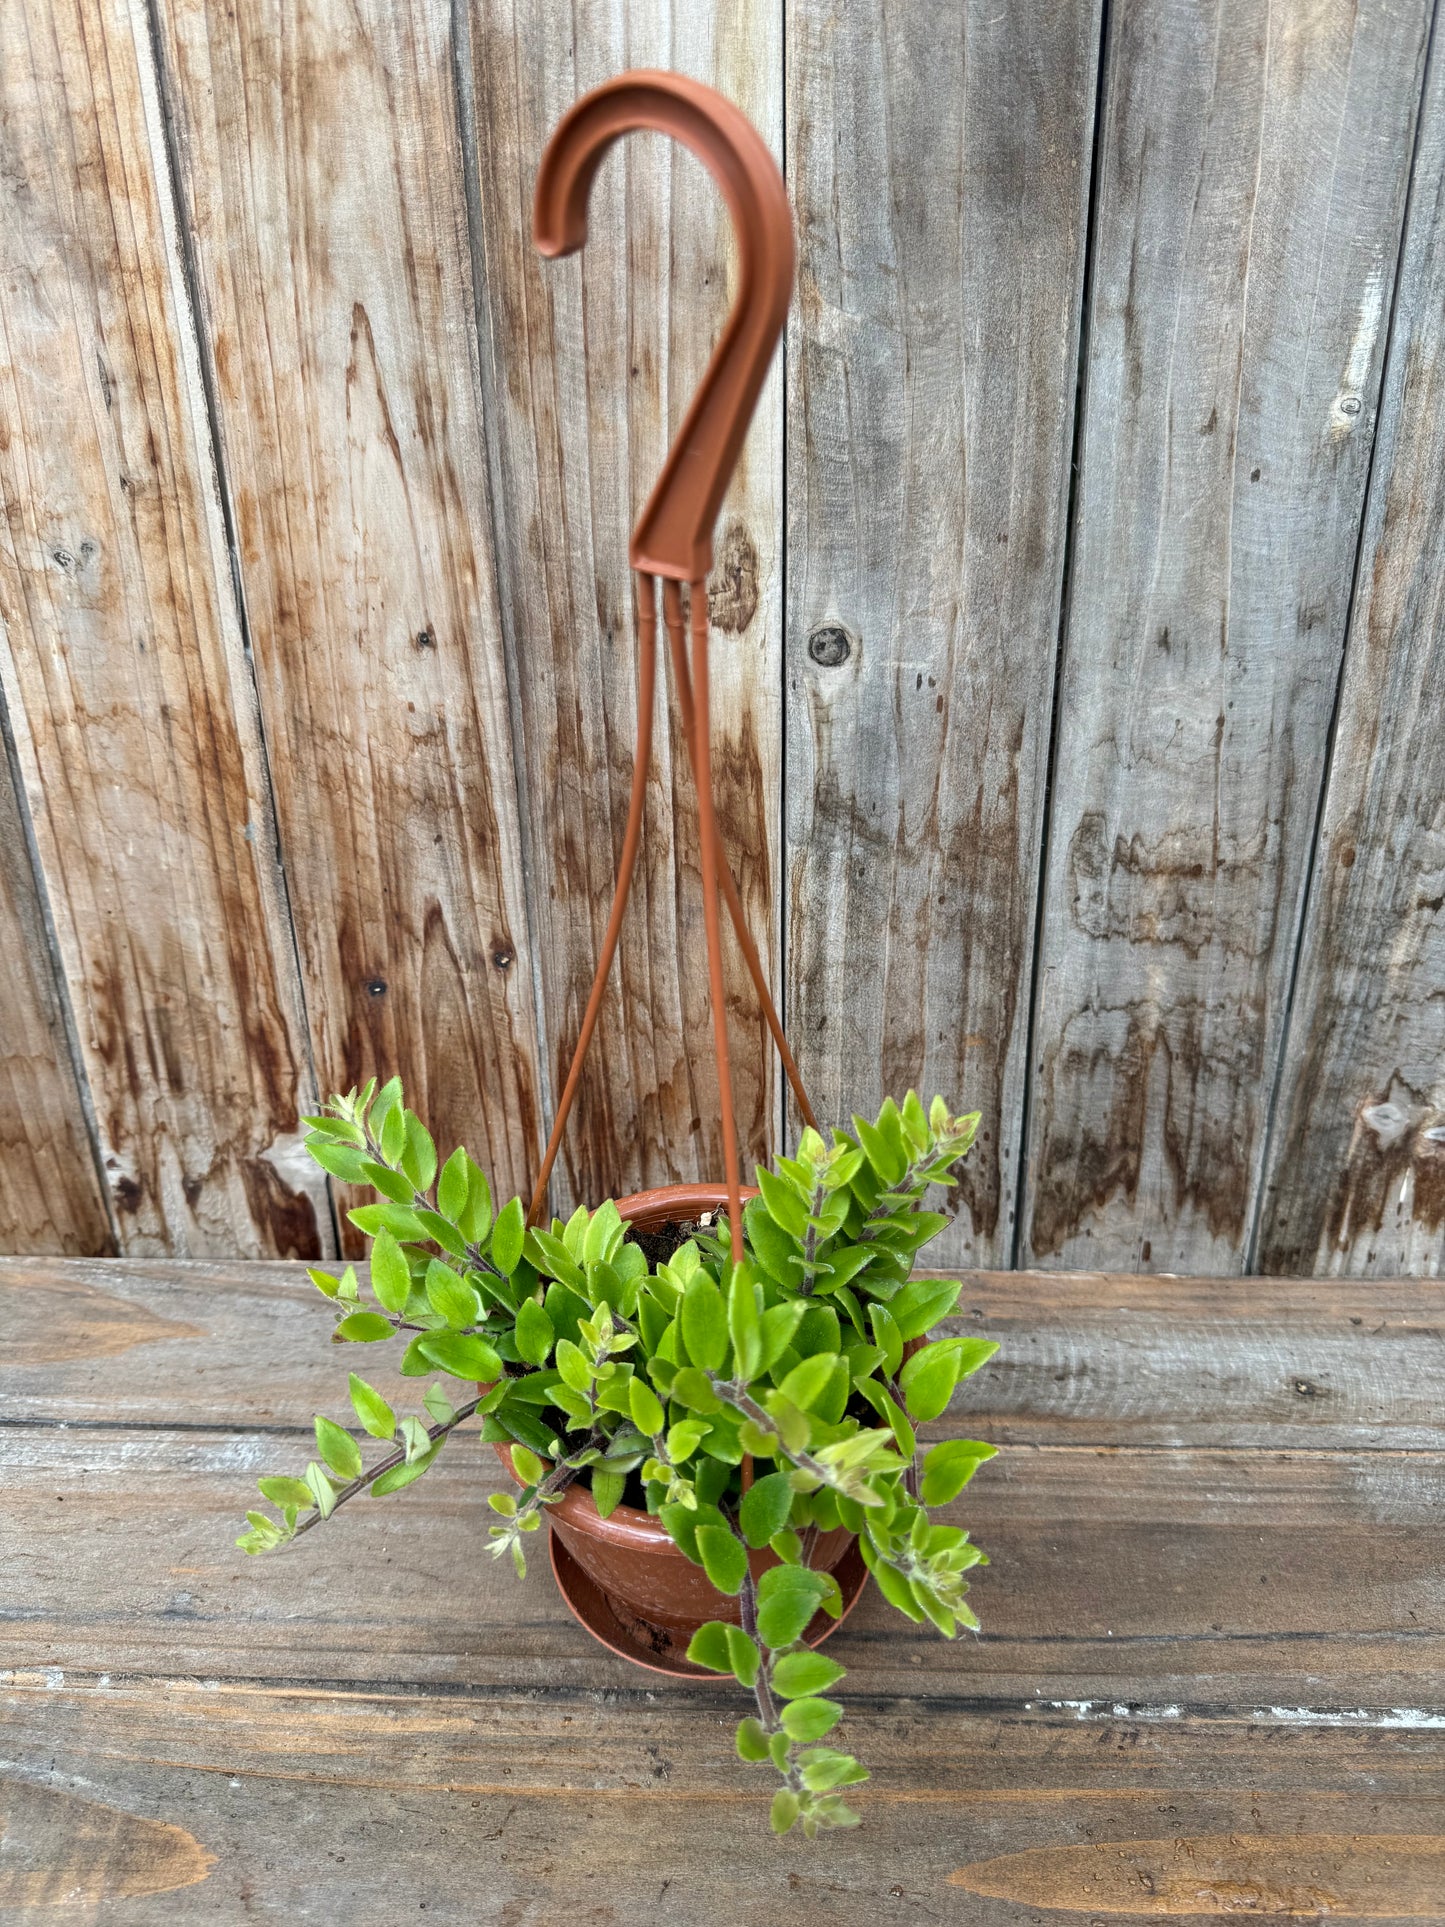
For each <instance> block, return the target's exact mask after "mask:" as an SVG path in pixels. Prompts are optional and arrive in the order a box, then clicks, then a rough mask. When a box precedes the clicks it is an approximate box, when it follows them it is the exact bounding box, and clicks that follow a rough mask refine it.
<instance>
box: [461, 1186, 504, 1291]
mask: <svg viewBox="0 0 1445 1927" xmlns="http://www.w3.org/2000/svg"><path fill="white" fill-rule="evenodd" d="M491 1228H492V1187H491V1186H490V1185H489V1184H488V1183H487V1175H486V1172H485V1171H483V1170H481V1169H480V1168H479V1167H478V1166H477V1165H475V1164H473V1162H472V1160H471V1159H470V1158H468V1159H467V1202H466V1206H465V1208H464V1210H463V1211H462V1213H461V1215H460V1216H459V1217H458V1219H457V1229H458V1230H459V1231H460V1232H461V1234H462V1236H463V1237H464V1238H465V1239H466V1240H467V1242H468V1243H469V1244H474V1245H479V1244H481V1243H482V1242H483V1240H484V1239H485V1238H486V1235H487V1233H488V1231H490V1230H491ZM502 1269H503V1270H505V1269H506V1267H505V1266H503V1267H502Z"/></svg>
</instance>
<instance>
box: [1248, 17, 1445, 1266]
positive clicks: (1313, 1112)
mask: <svg viewBox="0 0 1445 1927" xmlns="http://www.w3.org/2000/svg"><path fill="white" fill-rule="evenodd" d="M1442 725H1445V45H1442V44H1441V40H1440V36H1439V33H1438V30H1437V34H1436V44H1435V50H1434V54H1433V56H1432V59H1431V71H1430V78H1429V82H1428V86H1427V89H1426V96H1425V106H1424V120H1423V124H1422V127H1421V132H1420V144H1419V152H1418V157H1417V160H1416V166H1415V178H1414V185H1413V189H1412V193H1411V205H1410V210H1409V214H1408V217H1407V229H1406V239H1405V249H1404V256H1403V260H1402V263H1401V269H1400V285H1399V289H1398V293H1397V297H1396V307H1395V317H1394V329H1393V334H1392V337H1391V341H1390V349H1389V363H1388V368H1387V372H1386V377H1385V388H1384V392H1383V395H1382V397H1381V403H1380V427H1379V432H1378V446H1377V448H1376V451H1375V464H1374V472H1373V476H1372V479H1371V486H1370V502H1369V509H1368V512H1367V515H1366V519H1365V537H1364V547H1363V550H1362V553H1361V556H1360V568H1359V586H1358V588H1357V591H1356V597H1355V607H1354V611H1353V614H1352V616H1351V620H1350V636H1349V644H1348V649H1347V653H1346V658H1345V673H1344V680H1343V684H1342V688H1341V692H1340V707H1339V719H1338V723H1337V725H1336V731H1335V741H1334V753H1333V757H1332V759H1331V764H1330V775H1329V789H1328V792H1327V795H1326V800H1325V810H1324V817H1323V822H1322V825H1321V831H1320V840H1319V847H1318V849H1317V851H1316V855H1315V870H1314V879H1313V884H1312V888H1311V893H1310V901H1309V906H1308V910H1307V912H1306V919H1305V934H1304V945H1303V951H1302V956H1301V961H1300V972H1299V980H1298V983H1297V986H1296V991H1295V1001H1294V1007H1293V1011H1292V1015H1291V1021H1290V1030H1289V1037H1288V1041H1287V1044H1286V1048H1285V1053H1284V1064H1283V1071H1282V1076H1281V1095H1280V1102H1279V1111H1278V1116H1277V1118H1276V1122H1275V1131H1274V1137H1273V1143H1272V1147H1271V1157H1270V1168H1269V1182H1268V1188H1267V1192H1266V1196H1265V1202H1264V1210H1263V1214H1262V1220H1261V1235H1260V1240H1259V1253H1258V1259H1259V1266H1260V1269H1261V1270H1262V1271H1267V1272H1277V1273H1297V1272H1314V1273H1323V1274H1329V1273H1339V1274H1344V1275H1348V1276H1355V1277H1380V1276H1383V1275H1386V1274H1388V1273H1395V1274H1406V1275H1416V1276H1419V1275H1424V1276H1426V1277H1436V1276H1439V1274H1440V1272H1441V1270H1442V1269H1445V914H1442V905H1445V726H1442Z"/></svg>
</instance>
